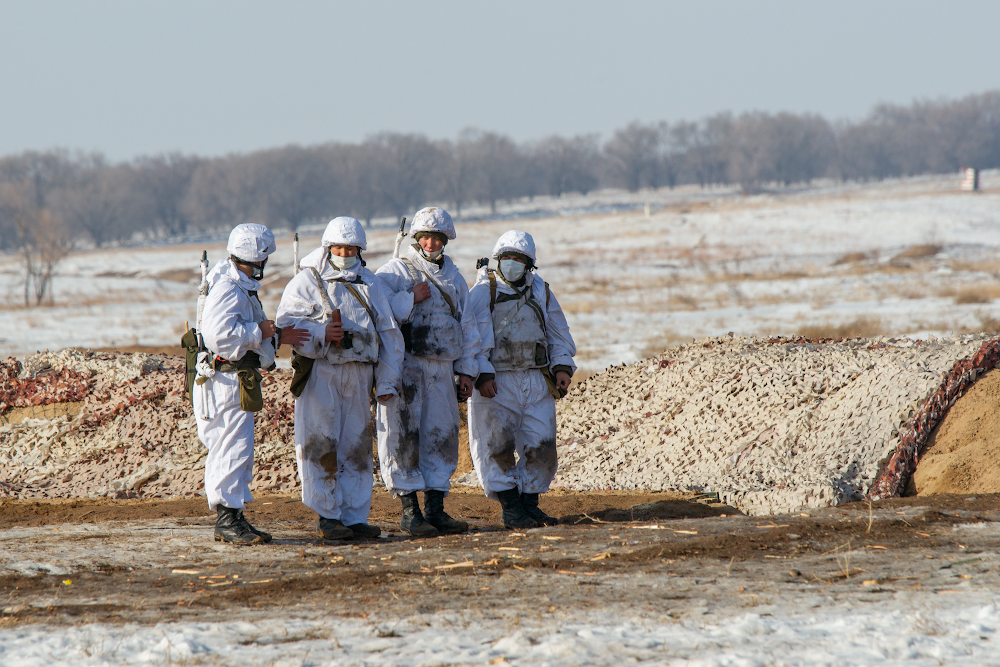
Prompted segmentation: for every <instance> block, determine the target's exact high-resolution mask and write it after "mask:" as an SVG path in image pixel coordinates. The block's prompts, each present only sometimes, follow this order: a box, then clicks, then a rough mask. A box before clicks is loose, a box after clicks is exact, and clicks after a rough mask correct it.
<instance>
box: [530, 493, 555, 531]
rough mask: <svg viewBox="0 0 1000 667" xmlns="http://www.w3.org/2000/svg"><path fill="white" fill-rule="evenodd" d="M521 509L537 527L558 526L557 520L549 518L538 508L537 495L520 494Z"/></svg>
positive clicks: (552, 517)
mask: <svg viewBox="0 0 1000 667" xmlns="http://www.w3.org/2000/svg"><path fill="white" fill-rule="evenodd" d="M521 507H523V508H524V511H525V512H526V513H527V515H528V516H530V517H531V518H532V519H534V520H535V523H537V524H538V525H539V526H558V525H559V519H557V518H555V517H554V516H549V515H548V514H546V513H545V512H543V511H542V510H540V509H539V508H538V494H537V493H522V494H521Z"/></svg>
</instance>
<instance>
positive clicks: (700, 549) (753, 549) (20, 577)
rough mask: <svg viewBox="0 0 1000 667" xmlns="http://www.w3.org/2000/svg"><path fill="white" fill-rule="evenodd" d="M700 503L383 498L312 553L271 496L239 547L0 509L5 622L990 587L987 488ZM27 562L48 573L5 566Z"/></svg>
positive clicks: (170, 518) (146, 506)
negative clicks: (422, 502)
mask: <svg viewBox="0 0 1000 667" xmlns="http://www.w3.org/2000/svg"><path fill="white" fill-rule="evenodd" d="M696 500H697V499H696V498H694V497H691V496H688V497H684V496H681V495H679V494H649V493H628V492H617V493H598V494H589V493H568V492H562V493H560V492H553V493H549V494H546V495H545V496H544V497H543V501H542V506H543V507H544V508H545V509H546V511H548V512H549V513H552V514H555V515H557V516H560V517H561V518H562V520H563V522H564V523H563V524H562V525H559V526H553V527H547V528H539V529H533V530H528V531H520V532H515V531H506V530H502V529H501V528H500V526H499V507H498V506H497V504H496V503H493V502H491V501H488V500H486V499H485V498H483V496H482V495H481V492H479V491H478V490H475V491H472V490H466V489H459V490H457V491H455V492H453V493H452V494H451V495H450V496H449V497H448V498H447V501H446V506H447V509H448V511H449V512H451V513H452V514H453V515H457V516H461V517H463V518H466V519H468V520H469V521H470V523H471V524H472V528H471V530H470V531H469V532H468V533H466V534H463V535H455V536H446V537H438V538H428V539H419V540H418V539H412V538H409V537H407V536H405V535H404V534H402V533H401V532H400V531H399V529H398V523H397V522H398V504H397V502H396V501H394V500H393V499H392V498H390V497H389V496H388V495H387V494H386V493H385V492H381V493H376V494H375V497H374V502H373V509H372V517H371V520H372V522H373V523H377V524H378V525H380V526H381V527H382V529H383V536H382V537H381V538H378V539H371V540H358V541H353V542H326V541H324V540H322V539H319V538H318V537H317V536H316V534H315V515H314V514H313V513H312V512H310V511H309V510H307V509H306V508H305V507H303V506H302V504H301V503H300V502H299V501H298V499H297V498H294V497H289V496H271V497H267V498H260V499H258V500H257V501H255V502H254V503H252V506H251V507H249V508H248V511H247V515H248V517H249V518H250V519H251V521H252V522H254V523H255V524H256V525H258V526H259V527H260V528H263V529H265V530H268V531H270V532H271V533H273V534H274V541H273V542H272V543H271V544H268V545H263V546H259V547H244V548H237V547H233V546H230V545H224V544H219V543H216V542H214V541H213V537H212V529H213V525H214V517H212V516H210V515H209V512H208V510H207V507H206V506H205V505H204V500H203V499H198V500H171V501H115V500H99V501H4V502H3V503H2V505H0V530H2V531H3V532H2V533H0V572H7V573H8V574H6V575H4V576H0V609H2V614H0V627H5V626H12V625H18V624H23V623H33V622H42V621H44V622H48V623H53V624H59V623H66V624H76V623H81V622H96V621H100V622H110V623H119V622H141V623H157V622H162V621H174V620H189V621H195V620H198V621H202V620H204V621H212V620H233V619H248V620H249V619H253V618H260V617H262V616H270V617H273V615H274V613H275V611H276V610H281V613H283V614H291V615H300V616H310V617H311V616H312V615H316V614H325V615H328V614H335V615H341V616H351V617H365V618H368V617H369V616H371V617H372V618H376V619H386V618H399V617H407V616H412V615H417V614H422V613H430V612H437V611H449V610H452V611H456V612H460V611H462V610H464V609H468V608H470V607H476V608H477V609H481V610H485V611H486V612H487V613H490V614H496V615H498V616H503V617H511V618H512V619H515V618H516V617H518V616H519V615H524V614H531V615H535V614H538V615H543V614H546V615H547V614H553V613H555V612H557V611H558V610H567V609H572V610H576V611H579V612H581V613H586V612H587V610H594V611H597V610H601V611H607V610H608V609H615V608H621V609H629V610H633V611H634V610H636V609H640V610H641V609H648V610H649V611H650V613H651V614H652V613H656V614H658V615H659V614H666V615H669V616H674V617H675V618H682V617H684V616H686V615H688V614H698V615H701V614H705V613H720V614H721V613H730V612H734V611H740V610H742V609H743V608H744V607H747V606H753V607H756V609H755V613H769V612H768V609H773V608H775V607H776V605H781V604H782V601H783V600H787V599H789V596H813V597H816V599H819V600H828V599H840V598H845V597H846V598H848V599H850V600H852V601H853V602H852V603H856V604H863V603H865V602H872V601H876V600H879V599H884V598H881V597H879V596H880V595H881V596H884V595H886V594H892V593H897V592H898V593H901V594H902V593H909V592H912V591H914V590H925V592H927V593H929V594H942V593H960V592H962V591H968V592H982V591H991V590H996V588H997V586H998V585H1000V570H998V569H997V568H996V567H995V566H994V555H995V554H996V552H997V550H998V547H1000V524H997V523H996V522H997V521H998V520H1000V495H977V496H975V497H972V496H956V495H936V496H930V497H914V498H900V499H893V500H889V501H883V502H879V503H875V504H873V505H868V504H866V503H856V504H852V505H846V506H841V507H838V508H828V509H824V510H813V511H811V512H808V513H804V512H803V513H798V514H795V515H784V516H775V517H766V518H763V517H755V518H751V517H746V516H743V515H740V514H739V513H738V512H736V511H735V510H733V509H732V508H729V507H725V506H723V505H718V504H715V505H706V504H704V502H697V501H696ZM702 500H704V499H702ZM31 563H36V564H41V565H43V566H44V568H47V571H48V572H52V573H46V569H42V570H41V573H39V574H27V573H14V572H15V571H16V569H17V568H21V569H23V568H25V567H28V566H29V564H31ZM3 568H6V569H3ZM53 570H55V572H53ZM921 587H923V588H921ZM817 596H818V597H817Z"/></svg>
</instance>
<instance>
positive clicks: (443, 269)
mask: <svg viewBox="0 0 1000 667" xmlns="http://www.w3.org/2000/svg"><path fill="white" fill-rule="evenodd" d="M405 257H406V260H407V261H408V262H410V264H411V265H412V266H413V271H411V270H410V269H409V268H408V267H407V266H406V263H405V262H404V261H403V260H402V259H391V260H389V261H388V262H386V263H385V264H384V265H383V266H382V267H381V268H379V270H378V271H376V273H375V275H376V276H378V278H379V280H381V281H382V285H383V287H384V289H385V293H386V297H387V298H388V299H389V304H390V305H391V306H392V314H393V316H395V318H396V320H397V321H398V322H400V323H409V324H410V325H411V342H412V347H413V349H412V351H411V354H413V355H414V356H417V357H424V358H427V359H436V360H438V361H453V362H455V363H454V369H455V372H456V373H459V374H462V375H468V376H470V377H472V378H475V377H476V376H477V375H478V374H479V365H478V363H477V362H476V359H475V356H476V350H477V349H478V347H479V329H478V327H477V326H476V318H475V315H474V314H473V311H472V309H471V308H470V307H469V285H468V283H466V282H465V278H463V277H462V274H461V272H460V271H459V270H458V267H457V266H455V263H454V262H453V261H452V260H451V258H450V257H448V256H447V255H444V256H443V257H444V262H443V263H442V265H441V266H440V267H439V266H438V265H437V264H435V263H434V262H429V261H427V260H426V259H425V258H424V257H423V255H421V254H420V252H419V251H417V250H416V249H415V248H414V247H413V246H410V247H409V248H407V249H406V253H405ZM414 272H416V276H417V277H419V281H420V282H425V281H426V282H429V283H430V284H431V296H430V298H429V299H425V300H424V301H421V302H420V303H418V304H414V303H413V288H414V286H415V285H416V282H417V281H416V280H414V277H415V276H414ZM421 272H425V273H426V274H427V275H429V276H430V277H431V278H432V280H430V281H428V280H427V278H426V277H425V276H424V274H423V273H421ZM439 287H443V288H444V289H445V290H446V291H447V294H448V297H449V298H450V299H451V302H452V304H453V305H454V306H455V310H456V311H457V312H456V314H457V317H455V316H454V315H452V311H451V306H449V305H448V303H447V302H446V301H445V300H444V297H442V296H441V292H440V290H439Z"/></svg>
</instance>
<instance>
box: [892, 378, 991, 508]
mask: <svg viewBox="0 0 1000 667" xmlns="http://www.w3.org/2000/svg"><path fill="white" fill-rule="evenodd" d="M997 406H1000V369H994V370H992V371H989V372H988V373H986V374H985V375H984V376H983V377H982V378H980V379H979V380H978V381H977V382H976V383H975V384H974V385H972V388H971V389H969V391H968V392H967V393H966V394H965V396H963V397H962V398H960V399H958V400H957V401H956V402H955V405H953V406H952V407H951V409H950V410H949V411H948V414H947V415H945V418H944V419H943V420H942V421H941V423H940V424H938V426H937V428H936V429H935V430H934V431H933V432H932V433H931V437H930V439H929V440H928V443H927V447H926V449H925V450H924V454H923V455H922V456H921V457H920V461H919V463H918V465H917V472H916V474H915V475H914V478H913V482H912V484H911V485H910V490H909V492H910V493H911V494H912V493H916V494H919V495H929V494H938V493H1000V411H998V410H997Z"/></svg>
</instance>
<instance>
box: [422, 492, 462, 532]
mask: <svg viewBox="0 0 1000 667" xmlns="http://www.w3.org/2000/svg"><path fill="white" fill-rule="evenodd" d="M424 520H425V521H426V522H427V523H429V524H431V525H432V526H434V527H435V528H437V529H438V532H440V533H444V534H448V533H464V532H465V531H467V530H468V529H469V524H467V523H466V522H464V521H457V520H455V519H452V518H451V517H450V516H448V514H447V513H445V511H444V491H434V490H427V491H424Z"/></svg>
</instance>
